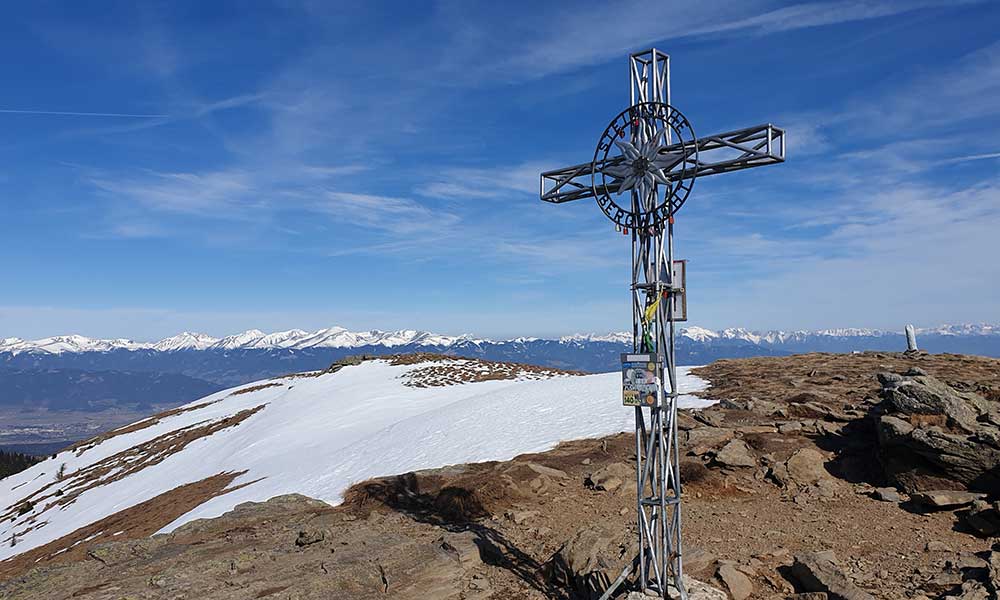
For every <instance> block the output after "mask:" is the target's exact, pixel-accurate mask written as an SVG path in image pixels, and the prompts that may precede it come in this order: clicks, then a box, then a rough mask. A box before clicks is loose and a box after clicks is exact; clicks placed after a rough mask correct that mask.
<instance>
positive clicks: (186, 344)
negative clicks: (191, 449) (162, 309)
mask: <svg viewBox="0 0 1000 600" xmlns="http://www.w3.org/2000/svg"><path fill="white" fill-rule="evenodd" d="M463 341H474V340H473V339H472V338H471V337H469V336H446V335H436V334H433V333H428V332H426V331H416V330H412V329H404V330H400V331H378V330H372V331H362V332H354V331H348V330H347V329H344V328H343V327H329V328H327V329H320V330H318V331H313V332H308V331H303V330H301V329H290V330H288V331H276V332H274V333H264V332H263V331H261V330H259V329H250V330H248V331H244V332H243V333H237V334H235V335H227V336H226V337H223V338H216V337H212V336H210V335H208V334H205V333H193V332H190V331H185V332H183V333H180V334H178V335H175V336H172V337H168V338H165V339H162V340H160V341H158V342H135V341H132V340H127V339H121V338H119V339H108V340H105V339H94V338H89V337H85V336H82V335H59V336H54V337H47V338H42V339H38V340H23V339H21V338H14V337H12V338H3V339H0V352H10V353H11V354H19V353H22V352H41V353H46V354H62V353H63V352H108V351H110V350H156V351H158V352H175V351H178V350H209V349H215V350H239V349H243V350H247V349H257V350H262V349H276V348H292V349H297V350H301V349H304V348H361V347H363V346H385V347H388V348H392V347H396V346H408V345H417V346H451V345H454V344H455V343H457V342H463Z"/></svg>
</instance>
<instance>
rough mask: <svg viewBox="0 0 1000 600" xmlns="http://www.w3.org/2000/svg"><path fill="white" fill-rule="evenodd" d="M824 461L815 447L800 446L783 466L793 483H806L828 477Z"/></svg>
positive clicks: (823, 457)
mask: <svg viewBox="0 0 1000 600" xmlns="http://www.w3.org/2000/svg"><path fill="white" fill-rule="evenodd" d="M825 463H826V457H825V456H823V455H822V454H821V453H820V452H819V451H818V450H816V449H815V448H802V449H800V450H796V451H795V453H794V454H792V456H791V457H789V459H788V460H787V461H785V467H786V468H787V469H788V476H789V477H790V478H791V479H792V480H793V481H794V482H795V483H798V484H799V485H808V484H811V483H816V482H818V481H819V480H821V479H827V478H829V477H830V474H829V473H828V472H827V470H826V467H825V466H824V464H825Z"/></svg>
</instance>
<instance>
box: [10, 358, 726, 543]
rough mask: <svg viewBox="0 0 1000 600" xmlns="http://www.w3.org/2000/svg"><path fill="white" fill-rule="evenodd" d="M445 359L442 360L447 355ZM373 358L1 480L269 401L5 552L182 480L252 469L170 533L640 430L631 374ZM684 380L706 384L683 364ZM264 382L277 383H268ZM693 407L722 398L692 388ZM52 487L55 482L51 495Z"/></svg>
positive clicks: (28, 480) (220, 396)
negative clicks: (528, 374)
mask: <svg viewBox="0 0 1000 600" xmlns="http://www.w3.org/2000/svg"><path fill="white" fill-rule="evenodd" d="M435 364H440V363H439V362H438V363H435ZM426 366H427V364H426V363H418V364H415V365H400V366H394V365H390V364H389V362H388V361H383V360H375V361H366V362H364V363H362V364H360V365H358V366H352V367H345V368H343V369H341V370H340V371H338V372H336V373H328V374H323V375H320V376H318V377H306V376H302V377H293V378H283V379H273V380H269V381H267V382H259V383H257V384H252V385H245V386H241V387H240V388H236V389H251V388H253V389H254V391H250V392H247V393H240V394H235V395H233V394H232V392H233V391H234V390H225V391H222V392H218V393H216V394H213V395H211V396H208V397H206V398H204V399H202V400H199V401H197V402H195V403H192V404H190V405H188V406H189V407H190V406H195V405H198V404H203V403H206V402H212V403H211V404H208V405H207V406H203V407H201V408H198V409H196V410H189V411H187V412H181V413H179V414H175V415H172V416H169V417H166V418H163V419H162V420H161V421H160V422H159V423H157V424H155V425H153V426H151V427H148V428H145V429H140V430H138V431H133V432H131V433H124V434H120V435H117V436H114V437H111V438H109V439H107V440H104V441H102V442H101V443H99V444H98V445H96V446H94V447H93V448H91V449H89V450H86V451H85V452H83V453H82V454H81V455H80V456H76V454H75V453H74V452H61V453H59V454H58V455H57V456H56V457H55V458H50V459H48V460H46V461H44V462H42V463H40V464H38V465H35V466H34V467H32V468H30V469H28V470H26V471H23V472H21V473H18V474H16V475H13V476H11V477H8V478H6V479H3V480H0V506H10V505H11V504H13V503H16V502H19V501H20V499H22V498H24V497H26V496H28V495H30V494H31V493H32V492H34V491H36V490H39V489H40V488H42V487H44V486H45V485H47V484H49V483H52V482H53V480H54V479H55V476H56V473H57V471H58V470H59V467H60V465H61V464H64V463H65V465H66V469H65V471H66V474H67V480H69V479H71V476H72V474H73V473H74V472H75V471H77V470H78V469H80V468H82V467H85V466H88V465H92V464H94V463H96V462H98V461H100V460H102V459H105V458H107V457H110V456H113V455H115V454H116V453H118V452H123V451H125V450H128V449H130V448H133V447H135V446H137V445H139V444H143V443H145V442H148V441H150V440H152V439H155V438H157V437H159V436H162V435H164V434H167V433H169V432H172V431H176V430H178V429H181V428H184V427H189V426H192V425H195V424H204V423H206V422H214V421H218V420H220V419H224V418H226V417H229V416H232V415H234V414H236V413H238V412H240V411H243V410H248V409H253V408H255V407H258V406H260V405H265V406H264V408H263V409H261V410H260V411H259V412H257V413H256V414H254V415H252V416H250V417H249V418H247V419H246V420H244V421H243V422H241V423H240V424H239V425H236V426H234V427H230V428H228V429H223V430H221V431H217V432H215V433H214V434H212V435H211V436H209V437H206V438H202V439H198V440H195V441H194V442H191V443H190V444H189V445H188V446H186V447H185V448H184V449H183V450H181V451H180V452H178V453H176V454H172V455H170V456H168V457H166V458H165V459H164V460H163V461H162V462H160V463H158V464H155V465H152V466H149V467H147V468H145V469H143V470H141V471H139V472H137V473H133V474H131V475H128V476H127V477H124V478H123V479H120V480H118V481H113V482H111V483H108V484H106V485H103V486H100V487H96V488H93V489H90V490H88V491H86V492H84V493H83V494H82V495H81V496H80V497H79V498H78V499H77V500H76V502H74V503H72V504H69V505H68V506H65V507H63V508H62V509H59V510H56V509H52V510H50V511H47V512H45V513H44V514H42V515H41V516H40V517H39V519H38V520H39V521H42V520H48V521H49V522H48V524H47V525H45V526H44V527H41V528H38V529H34V530H32V531H28V532H26V533H23V534H21V535H19V536H18V543H17V546H16V547H13V548H11V547H10V544H9V543H8V544H0V560H2V559H3V558H6V557H9V556H12V555H14V554H16V553H20V552H23V551H25V550H28V549H30V548H33V547H37V546H39V545H42V544H45V543H47V542H49V541H52V540H54V539H57V538H59V537H61V536H63V535H66V534H68V533H71V532H72V531H74V530H76V529H78V528H80V527H82V526H84V525H86V524H88V523H93V522H95V521H97V520H99V519H102V518H104V517H106V516H108V515H111V514H114V513H116V512H118V511H121V510H123V509H125V508H127V507H129V506H134V505H136V504H139V503H140V502H144V501H146V500H149V499H151V498H153V497H155V496H157V495H159V494H161V493H163V492H166V491H167V490H170V489H172V488H174V487H177V486H179V485H183V484H186V483H191V482H194V481H199V480H201V479H204V478H206V477H210V476H212V475H215V474H217V473H220V472H224V471H230V472H233V471H243V470H247V471H248V472H247V473H246V474H245V475H243V476H241V477H239V478H237V479H236V481H235V482H234V483H233V485H234V486H238V485H240V484H244V483H248V482H253V481H256V480H260V481H256V483H252V484H250V485H248V486H247V487H244V488H242V489H239V490H236V491H233V492H231V493H228V494H224V495H222V496H219V497H217V498H214V499H212V500H209V501H208V502H206V503H204V504H202V505H201V506H199V507H197V508H196V509H194V510H193V511H191V512H189V513H187V514H185V515H184V516H183V517H181V518H180V519H178V520H176V521H175V522H173V523H171V524H170V525H168V526H167V527H165V528H164V531H169V530H172V529H174V528H176V527H178V526H179V525H181V524H183V523H186V522H188V521H191V520H193V519H197V518H202V517H215V516H218V515H221V514H222V513H224V512H226V511H228V510H230V509H232V508H233V507H234V506H235V505H237V504H239V503H241V502H246V501H257V502H259V501H264V500H267V499H268V498H271V497H274V496H277V495H280V494H287V493H292V492H297V493H303V494H306V495H309V496H312V497H315V498H319V499H322V500H325V501H327V502H330V503H333V504H336V503H339V502H340V501H341V499H342V494H343V492H344V491H345V490H346V488H347V487H349V486H350V485H351V484H353V483H356V482H359V481H363V480H365V479H369V478H371V477H376V476H381V475H391V474H396V473H405V472H408V471H413V470H417V469H426V468H433V467H441V466H445V465H449V464H456V463H463V462H473V461H484V460H506V459H510V458H512V457H514V456H516V455H518V454H522V453H525V452H537V451H542V450H546V449H548V448H551V447H553V446H555V445H556V444H557V443H558V442H560V441H563V440H569V439H576V438H581V437H595V436H602V435H609V434H613V433H617V432H620V431H629V430H631V429H632V427H633V422H632V420H633V415H634V413H633V411H632V410H631V409H628V408H625V407H623V406H622V405H621V398H620V393H621V392H620V385H621V375H620V374H618V373H606V374H601V375H587V376H562V377H555V378H552V379H545V380H506V381H483V382H478V383H466V384H461V385H452V386H447V387H434V388H413V387H407V386H405V385H404V381H405V379H406V378H405V376H406V374H407V373H409V372H410V371H413V370H415V369H419V368H421V367H426ZM679 376H680V389H681V391H683V392H687V393H690V392H693V391H697V390H700V389H703V388H704V387H705V385H706V384H705V382H704V381H703V380H701V379H699V378H697V377H694V376H692V375H690V373H689V368H682V369H679ZM261 383H272V384H276V385H273V386H271V387H262V386H261ZM680 404H681V406H687V407H701V406H707V405H708V404H711V402H708V401H705V400H701V399H699V398H694V397H691V396H683V397H682V398H681V400H680ZM50 491H51V490H50ZM42 508H43V507H41V506H36V507H34V508H33V509H32V510H31V511H30V512H28V513H27V514H25V515H23V516H21V517H18V518H17V519H16V521H15V522H14V523H11V522H10V521H5V522H3V523H2V524H0V540H2V539H5V538H6V539H9V537H10V535H11V533H12V531H18V532H24V531H25V529H27V528H28V527H30V525H28V524H27V521H28V520H29V519H31V518H32V516H34V515H35V514H37V512H38V511H40V510H42Z"/></svg>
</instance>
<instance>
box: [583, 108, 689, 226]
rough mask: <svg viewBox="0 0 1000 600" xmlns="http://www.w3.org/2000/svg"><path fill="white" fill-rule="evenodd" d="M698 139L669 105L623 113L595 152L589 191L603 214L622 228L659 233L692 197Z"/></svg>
mask: <svg viewBox="0 0 1000 600" xmlns="http://www.w3.org/2000/svg"><path fill="white" fill-rule="evenodd" d="M695 139H696V138H695V136H694V131H693V130H692V129H691V125H690V123H688V120H687V119H686V118H684V115H682V114H681V113H680V111H678V110H677V109H675V108H673V107H672V106H670V105H668V104H664V103H662V102H642V103H640V104H636V105H635V106H632V107H631V108H629V109H627V110H625V111H622V113H621V114H619V115H618V116H617V117H615V119H614V120H613V121H611V124H610V125H608V127H607V129H605V130H604V134H603V135H601V139H600V140H599V141H598V143H597V150H596V151H595V152H594V161H593V168H592V171H591V172H592V174H593V175H592V179H591V188H592V190H593V193H594V196H595V197H596V198H597V203H598V204H599V205H600V207H601V210H603V211H604V214H606V215H607V216H608V217H609V218H610V219H611V220H612V221H614V222H615V223H618V224H619V225H621V226H622V227H630V228H635V227H640V226H642V227H654V228H659V227H660V226H661V225H662V224H663V223H665V222H666V221H667V219H668V218H669V217H670V215H671V214H673V213H675V212H677V210H678V209H679V208H680V207H681V205H682V204H684V201H685V200H686V199H687V197H688V194H690V193H691V188H692V186H693V185H694V178H695V174H696V167H697V165H698V146H697V144H696V143H695ZM616 149H617V150H618V151H619V153H617V154H616V153H615V152H614V151H615V150H616Z"/></svg>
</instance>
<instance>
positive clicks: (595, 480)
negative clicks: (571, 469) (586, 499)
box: [583, 463, 635, 492]
mask: <svg viewBox="0 0 1000 600" xmlns="http://www.w3.org/2000/svg"><path fill="white" fill-rule="evenodd" d="M628 481H631V482H634V481H635V467H634V466H631V465H627V464H625V463H611V464H610V465H607V466H605V467H602V468H601V469H599V470H597V471H595V472H593V473H591V474H590V475H588V476H587V478H586V479H585V480H584V482H583V483H584V485H586V486H587V487H589V488H592V489H595V490H598V491H602V492H613V491H615V490H617V489H618V488H620V487H621V486H622V485H623V484H625V482H628Z"/></svg>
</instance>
